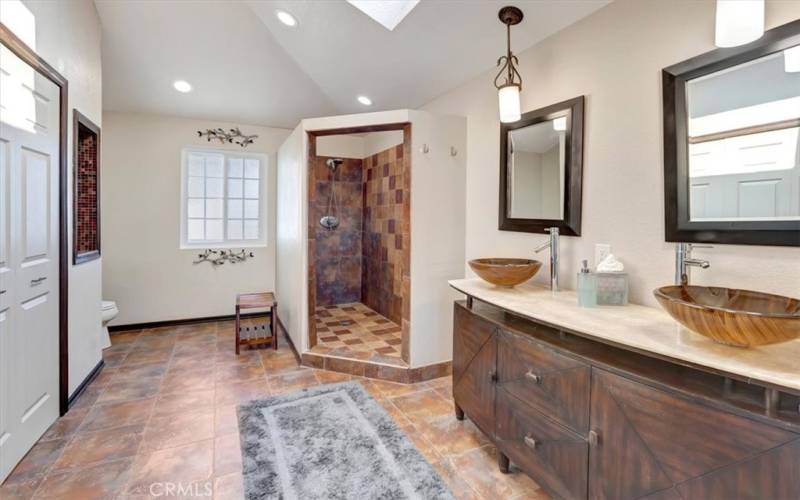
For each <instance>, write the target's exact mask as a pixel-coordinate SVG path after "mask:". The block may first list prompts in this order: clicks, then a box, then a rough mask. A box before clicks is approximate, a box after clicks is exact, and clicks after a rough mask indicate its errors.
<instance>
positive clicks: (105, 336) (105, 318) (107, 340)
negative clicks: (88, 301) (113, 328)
mask: <svg viewBox="0 0 800 500" xmlns="http://www.w3.org/2000/svg"><path fill="white" fill-rule="evenodd" d="M118 314H119V309H117V303H116V302H114V301H113V300H104V301H102V304H101V306H100V319H101V322H102V325H103V333H102V334H101V343H102V346H101V347H102V348H103V349H105V348H107V347H111V336H110V335H109V333H108V323H109V322H110V321H111V320H113V319H114V318H116V317H117V315H118Z"/></svg>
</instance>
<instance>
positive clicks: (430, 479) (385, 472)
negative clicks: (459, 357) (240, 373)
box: [238, 382, 453, 500]
mask: <svg viewBox="0 0 800 500" xmlns="http://www.w3.org/2000/svg"><path fill="white" fill-rule="evenodd" d="M238 411H239V429H240V438H241V444H242V459H243V466H244V469H243V470H244V491H245V496H246V497H247V498H248V499H249V500H254V499H266V498H280V499H286V500H294V499H298V500H312V499H320V500H323V499H325V500H327V499H342V500H351V499H359V500H362V499H363V500H367V499H378V498H380V499H398V500H399V499H412V498H415V499H416V498H418V499H426V500H427V499H452V498H453V496H452V494H451V493H450V490H449V489H448V488H447V486H446V485H445V483H444V481H442V478H441V477H439V475H438V474H437V473H436V471H434V470H433V467H431V465H430V464H429V463H428V462H427V461H425V459H424V458H423V457H422V455H420V453H419V451H418V450H417V449H416V448H415V447H414V445H413V443H411V441H410V440H409V439H408V437H407V436H406V435H405V434H404V433H403V431H401V430H400V429H399V428H398V427H397V425H396V424H395V422H394V420H393V419H392V417H390V416H389V415H388V414H387V413H386V411H385V410H384V409H383V407H381V405H380V404H379V403H378V402H377V401H375V400H374V399H372V397H371V396H370V395H369V393H367V391H366V390H365V389H364V388H363V387H362V386H361V384H359V383H358V382H344V383H341V384H330V385H323V386H318V387H314V388H311V389H306V390H303V391H298V392H295V393H292V394H287V395H284V396H276V397H272V398H268V399H265V400H259V401H252V402H250V403H248V404H246V405H242V406H240V407H239V409H238Z"/></svg>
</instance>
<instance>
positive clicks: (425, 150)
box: [420, 144, 431, 154]
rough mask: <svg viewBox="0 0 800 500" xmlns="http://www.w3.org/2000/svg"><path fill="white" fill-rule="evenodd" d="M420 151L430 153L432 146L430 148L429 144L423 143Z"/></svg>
mask: <svg viewBox="0 0 800 500" xmlns="http://www.w3.org/2000/svg"><path fill="white" fill-rule="evenodd" d="M420 151H422V152H423V153H425V154H428V153H430V151H431V148H429V147H428V145H427V144H423V145H422V148H420Z"/></svg>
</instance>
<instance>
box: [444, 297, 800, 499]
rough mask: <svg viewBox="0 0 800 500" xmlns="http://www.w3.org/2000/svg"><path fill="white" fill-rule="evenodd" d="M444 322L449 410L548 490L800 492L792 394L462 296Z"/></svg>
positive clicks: (624, 495) (561, 493) (573, 493)
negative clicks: (448, 335)
mask: <svg viewBox="0 0 800 500" xmlns="http://www.w3.org/2000/svg"><path fill="white" fill-rule="evenodd" d="M453 329H454V331H453V396H454V399H455V403H456V417H457V418H459V419H463V418H464V416H465V415H466V416H467V417H468V418H469V419H470V420H471V421H472V422H474V423H475V425H476V426H477V427H478V428H479V429H480V430H481V431H482V432H483V433H484V434H486V435H487V436H488V437H489V438H490V439H491V440H492V441H493V442H494V443H495V445H496V446H497V448H498V451H499V453H498V456H499V467H500V468H501V470H503V471H504V472H507V471H508V468H509V461H510V462H511V463H513V464H514V465H515V466H517V467H519V469H521V470H522V471H524V472H525V473H527V474H529V475H530V476H531V477H532V478H533V479H534V480H535V481H536V482H537V483H538V484H539V485H541V486H542V487H544V488H545V489H546V490H547V491H549V492H550V493H551V494H553V495H554V496H556V497H560V498H608V499H629V498H630V499H633V498H647V499H651V500H655V499H658V500H667V499H703V500H709V499H720V500H732V499H744V498H748V499H770V500H782V499H787V500H788V499H798V498H800V412H799V411H798V410H799V408H800V391H796V390H794V389H787V388H783V387H776V386H770V385H769V384H759V383H757V382H754V381H753V380H749V381H748V380H745V379H743V378H742V377H731V376H730V374H724V373H719V372H718V371H715V370H713V369H705V368H703V367H698V366H692V365H690V364H688V363H680V362H677V361H676V360H667V359H663V358H662V357H659V356H657V355H654V354H652V353H646V352H637V351H636V350H631V349H630V348H626V347H625V346H621V345H614V344H612V343H608V342H602V341H598V340H597V339H593V338H589V337H587V336H586V335H582V334H580V333H577V332H567V331H564V330H563V329H561V328H558V327H554V326H552V325H550V326H548V325H546V324H544V323H543V322H537V321H535V320H532V319H526V318H522V317H520V316H517V315H515V314H512V313H510V312H508V311H506V310H503V309H501V308H499V307H496V306H493V305H489V304H485V303H483V302H479V301H477V300H473V299H472V297H470V298H468V300H467V301H457V302H456V303H455V307H454V324H453ZM798 371H799V372H800V360H798ZM799 376H800V375H799Z"/></svg>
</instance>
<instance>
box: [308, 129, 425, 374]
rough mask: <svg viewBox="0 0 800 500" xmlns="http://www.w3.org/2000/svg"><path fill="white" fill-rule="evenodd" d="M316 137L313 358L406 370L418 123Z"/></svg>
mask: <svg viewBox="0 0 800 500" xmlns="http://www.w3.org/2000/svg"><path fill="white" fill-rule="evenodd" d="M308 134H309V155H308V157H309V168H308V200H309V206H308V255H309V264H308V266H309V269H308V271H309V287H308V304H309V308H308V312H309V353H310V354H312V355H314V359H316V357H319V359H321V358H322V357H327V358H343V359H345V360H352V361H354V362H358V363H362V364H368V365H370V364H371V365H375V366H377V367H378V368H381V367H383V368H386V370H384V371H389V372H391V368H402V369H405V368H407V367H408V360H409V332H410V322H409V309H410V308H409V305H410V302H409V298H410V292H411V283H410V260H411V259H410V251H411V241H410V213H411V211H410V206H411V197H410V194H411V192H410V188H411V151H410V147H411V144H410V143H411V124H410V123H399V124H386V125H376V126H368V127H359V128H349V129H336V130H322V131H313V132H309V133H308ZM305 360H306V358H305V356H304V362H305ZM309 364H313V365H316V366H317V367H322V366H321V365H322V364H323V363H322V362H321V361H317V362H316V363H309ZM337 371H338V370H337Z"/></svg>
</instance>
